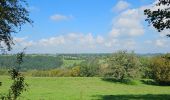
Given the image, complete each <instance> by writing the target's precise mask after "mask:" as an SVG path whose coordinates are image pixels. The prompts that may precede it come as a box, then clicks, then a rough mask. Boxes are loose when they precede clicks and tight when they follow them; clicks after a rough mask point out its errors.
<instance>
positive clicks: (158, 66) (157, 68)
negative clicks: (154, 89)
mask: <svg viewBox="0 0 170 100" xmlns="http://www.w3.org/2000/svg"><path fill="white" fill-rule="evenodd" d="M169 57H170V56H169V54H167V55H165V56H158V57H154V58H153V59H152V64H151V67H152V74H153V79H154V80H155V81H156V82H158V83H159V84H162V85H168V84H170V58H169Z"/></svg>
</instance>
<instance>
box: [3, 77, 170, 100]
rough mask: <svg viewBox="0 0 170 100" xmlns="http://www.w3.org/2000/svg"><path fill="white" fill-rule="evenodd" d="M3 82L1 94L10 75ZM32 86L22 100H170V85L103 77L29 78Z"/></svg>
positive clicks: (28, 81) (27, 78)
mask: <svg viewBox="0 0 170 100" xmlns="http://www.w3.org/2000/svg"><path fill="white" fill-rule="evenodd" d="M0 81H1V82H3V84H2V86H0V93H5V92H7V90H8V88H9V86H10V79H9V77H8V76H0ZM26 81H27V83H28V84H29V87H28V91H26V92H24V93H23V94H22V96H21V97H20V100H122V99H123V100H170V86H156V85H146V84H144V83H142V82H140V81H136V83H137V84H136V85H127V84H123V83H117V82H111V81H106V80H103V79H102V78H99V77H26Z"/></svg>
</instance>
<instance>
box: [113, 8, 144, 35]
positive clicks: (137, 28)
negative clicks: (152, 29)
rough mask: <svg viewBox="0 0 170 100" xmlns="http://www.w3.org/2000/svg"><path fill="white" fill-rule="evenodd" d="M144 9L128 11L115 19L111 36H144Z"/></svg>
mask: <svg viewBox="0 0 170 100" xmlns="http://www.w3.org/2000/svg"><path fill="white" fill-rule="evenodd" d="M143 20H144V15H143V8H137V9H128V10H125V11H123V12H121V13H120V14H119V15H118V16H117V17H116V18H115V17H114V18H113V21H112V23H113V25H112V29H111V31H110V34H111V36H113V37H118V36H141V35H143V34H144V28H143V24H142V21H143Z"/></svg>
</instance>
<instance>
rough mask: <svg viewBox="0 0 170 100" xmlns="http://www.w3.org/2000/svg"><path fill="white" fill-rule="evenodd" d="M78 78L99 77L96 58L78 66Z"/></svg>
mask: <svg viewBox="0 0 170 100" xmlns="http://www.w3.org/2000/svg"><path fill="white" fill-rule="evenodd" d="M80 66H81V67H80V76H83V77H93V76H97V75H99V69H100V67H99V66H100V65H99V61H98V59H97V58H91V59H88V60H86V61H84V62H82V63H81V64H80Z"/></svg>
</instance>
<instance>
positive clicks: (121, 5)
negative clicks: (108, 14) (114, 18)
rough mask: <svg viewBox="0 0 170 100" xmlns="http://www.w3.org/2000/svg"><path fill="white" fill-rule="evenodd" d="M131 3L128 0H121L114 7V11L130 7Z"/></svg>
mask: <svg viewBox="0 0 170 100" xmlns="http://www.w3.org/2000/svg"><path fill="white" fill-rule="evenodd" d="M129 6H130V4H129V3H128V2H126V1H123V0H120V1H119V2H118V3H117V4H116V5H115V7H113V11H114V12H116V11H122V10H125V9H127V8H129Z"/></svg>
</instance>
